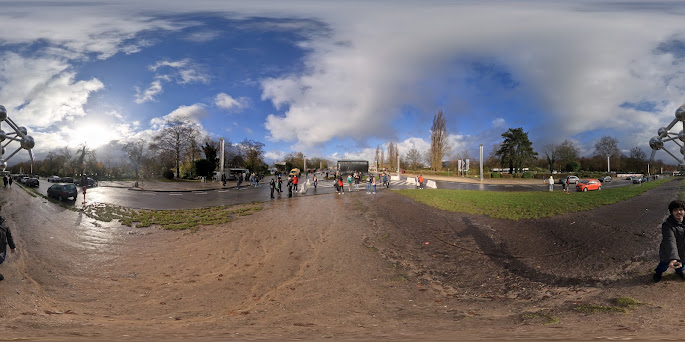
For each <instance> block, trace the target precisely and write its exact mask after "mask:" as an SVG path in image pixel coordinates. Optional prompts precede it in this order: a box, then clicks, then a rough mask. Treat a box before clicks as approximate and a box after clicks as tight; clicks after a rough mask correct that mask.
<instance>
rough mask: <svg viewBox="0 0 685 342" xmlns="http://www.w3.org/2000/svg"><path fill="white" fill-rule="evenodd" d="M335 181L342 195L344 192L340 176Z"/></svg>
mask: <svg viewBox="0 0 685 342" xmlns="http://www.w3.org/2000/svg"><path fill="white" fill-rule="evenodd" d="M336 182H338V188H339V189H340V194H341V195H344V194H345V186H344V184H343V180H342V176H338V180H337V181H336Z"/></svg>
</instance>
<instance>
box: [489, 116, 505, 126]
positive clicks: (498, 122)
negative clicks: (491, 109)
mask: <svg viewBox="0 0 685 342" xmlns="http://www.w3.org/2000/svg"><path fill="white" fill-rule="evenodd" d="M506 124H507V122H506V121H505V120H504V118H496V119H494V120H492V128H505V127H506Z"/></svg>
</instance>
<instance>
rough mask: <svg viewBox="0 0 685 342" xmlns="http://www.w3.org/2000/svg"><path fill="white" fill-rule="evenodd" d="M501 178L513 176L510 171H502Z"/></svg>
mask: <svg viewBox="0 0 685 342" xmlns="http://www.w3.org/2000/svg"><path fill="white" fill-rule="evenodd" d="M502 178H507V179H508V178H514V176H513V175H512V174H511V173H503V174H502Z"/></svg>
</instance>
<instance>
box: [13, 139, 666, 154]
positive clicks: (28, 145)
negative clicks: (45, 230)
mask: <svg viewBox="0 0 685 342" xmlns="http://www.w3.org/2000/svg"><path fill="white" fill-rule="evenodd" d="M662 145H663V143H662ZM34 146H36V142H35V141H33V137H32V136H29V135H27V136H25V137H23V138H21V147H22V148H23V149H25V150H30V149H32V148H33V147H34Z"/></svg>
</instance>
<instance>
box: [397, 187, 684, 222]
mask: <svg viewBox="0 0 685 342" xmlns="http://www.w3.org/2000/svg"><path fill="white" fill-rule="evenodd" d="M670 180H672V179H668V178H667V179H659V180H655V181H650V182H647V183H643V184H642V185H632V184H631V185H627V186H621V187H616V188H611V189H604V190H602V191H590V192H584V193H583V192H575V191H571V193H570V194H568V195H567V194H565V193H564V192H563V191H553V192H549V191H526V192H502V191H479V190H444V189H435V190H414V189H408V190H398V191H397V192H398V193H400V194H402V195H403V196H406V197H409V198H411V199H413V200H415V201H417V202H421V203H425V204H427V205H430V206H432V207H435V208H438V209H442V210H448V211H453V212H459V213H469V214H478V215H487V216H490V217H493V218H504V219H511V220H521V219H537V218H542V217H551V216H555V215H560V214H565V213H569V212H579V211H585V210H590V209H594V208H597V207H600V206H603V205H608V204H613V203H617V202H620V201H624V200H627V199H629V198H632V197H635V196H638V195H640V194H641V193H643V192H645V191H647V190H650V189H653V188H655V187H657V186H659V185H661V184H664V183H665V182H668V181H670Z"/></svg>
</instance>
